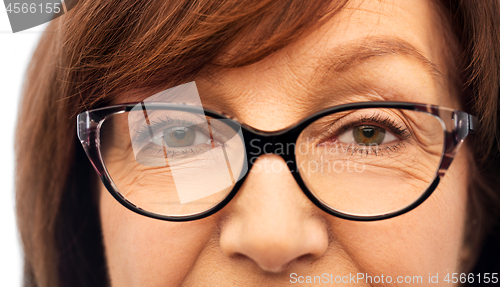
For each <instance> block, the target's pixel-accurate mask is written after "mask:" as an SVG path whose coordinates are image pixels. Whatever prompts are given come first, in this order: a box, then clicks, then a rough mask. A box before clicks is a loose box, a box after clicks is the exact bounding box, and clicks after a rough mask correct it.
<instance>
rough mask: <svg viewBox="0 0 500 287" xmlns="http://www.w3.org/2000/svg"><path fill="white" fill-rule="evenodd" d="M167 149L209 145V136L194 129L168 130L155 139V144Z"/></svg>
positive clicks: (175, 128) (177, 127) (182, 127)
mask: <svg viewBox="0 0 500 287" xmlns="http://www.w3.org/2000/svg"><path fill="white" fill-rule="evenodd" d="M163 142H164V143H165V145H167V147H188V146H192V145H199V144H205V143H209V142H210V139H209V137H208V136H207V135H205V134H204V133H202V132H199V131H197V130H196V129H195V128H194V127H185V126H175V127H171V128H167V129H165V130H163V131H162V133H161V134H159V136H158V137H155V139H154V140H153V143H155V144H157V145H161V146H162V145H163Z"/></svg>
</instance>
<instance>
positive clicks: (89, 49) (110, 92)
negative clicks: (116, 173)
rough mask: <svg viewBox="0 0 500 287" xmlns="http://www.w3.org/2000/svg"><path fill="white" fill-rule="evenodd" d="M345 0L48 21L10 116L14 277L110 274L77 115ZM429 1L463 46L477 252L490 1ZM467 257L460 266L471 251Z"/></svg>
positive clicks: (242, 51) (124, 7)
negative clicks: (472, 125)
mask: <svg viewBox="0 0 500 287" xmlns="http://www.w3.org/2000/svg"><path fill="white" fill-rule="evenodd" d="M347 1H348V0H333V1H332V0H330V1H320V0H318V1H310V0H217V1H202V0H168V1H135V0H134V1H124V0H120V1H118V0H115V1H90V0H80V1H79V3H78V4H77V5H76V6H75V7H74V8H73V9H72V10H71V11H69V12H68V13H67V14H66V15H64V16H62V17H59V18H57V19H55V20H53V21H52V22H51V23H50V24H49V25H48V27H47V29H46V32H45V33H44V34H43V36H42V38H41V40H40V42H39V44H38V46H37V48H36V50H35V53H34V55H33V58H32V60H31V63H30V65H29V67H28V71H27V77H26V81H25V85H24V90H23V98H22V103H21V106H20V112H19V117H18V124H17V134H16V146H15V152H16V203H17V204H16V208H17V220H18V226H19V231H20V235H21V240H22V245H23V249H24V278H23V281H24V286H40V287H47V286H51V287H52V286H107V285H108V284H109V281H108V279H107V267H106V260H105V256H104V248H103V242H102V233H101V226H100V218H99V209H98V201H97V196H96V195H97V183H98V182H97V181H98V178H97V177H96V175H95V173H94V171H93V169H92V166H91V165H90V163H89V161H88V160H87V158H86V155H85V153H84V151H83V149H82V147H81V146H80V143H79V142H78V138H77V136H76V115H77V114H78V113H80V112H82V111H84V110H88V109H92V108H96V107H99V106H104V105H107V104H109V103H111V102H112V101H113V99H114V98H115V97H116V96H117V95H119V94H121V93H123V92H126V91H130V90H132V89H142V90H151V91H153V90H155V91H158V90H163V89H166V88H169V87H173V86H176V85H179V84H182V83H185V82H188V81H191V80H193V79H194V78H195V77H196V76H199V75H201V74H203V73H207V72H209V71H211V70H213V69H224V68H231V67H241V66H245V65H249V64H252V63H255V62H258V61H260V60H262V59H264V58H265V57H267V56H269V55H271V54H273V53H274V52H276V51H279V50H280V49H281V48H283V47H284V46H286V45H288V44H290V43H292V42H294V41H295V40H297V39H299V38H300V37H301V36H303V35H304V34H305V33H307V32H308V31H310V30H311V29H314V28H315V27H318V26H319V25H322V24H323V23H324V22H325V21H326V20H328V19H329V18H331V17H333V16H334V15H335V13H336V12H337V11H339V10H340V9H342V7H343V6H344V5H345V2H347ZM433 1H437V0H433ZM439 2H441V3H440V5H441V6H442V7H443V8H445V9H444V10H445V11H446V12H445V13H444V14H443V15H444V17H446V19H444V20H445V21H448V23H450V25H451V27H452V28H453V33H454V37H456V39H457V40H458V44H459V46H460V50H461V54H460V56H459V58H458V59H456V61H457V63H461V65H462V66H463V69H462V71H461V76H462V83H461V84H462V87H461V88H462V90H463V91H464V96H463V103H464V106H465V108H466V110H467V111H468V112H470V113H473V114H475V115H477V116H478V118H479V132H478V134H477V135H476V136H475V139H474V141H473V142H472V143H471V144H470V145H469V146H470V149H471V151H472V155H473V159H472V164H471V165H472V175H471V179H470V188H469V216H468V218H469V220H468V223H467V228H468V230H467V231H466V238H465V239H464V244H467V245H468V246H471V250H473V253H474V254H476V255H479V254H481V252H480V250H481V247H483V248H486V247H484V246H487V245H484V244H482V243H483V242H490V240H491V239H489V238H493V237H492V234H493V230H494V226H495V224H497V227H498V222H499V214H498V213H499V210H500V191H499V186H500V156H499V154H500V125H499V115H500V113H499V84H500V74H499V72H500V25H499V24H500V2H499V1H497V0H495V1H493V0H492V1H484V0H440V1H439ZM236 43H237V44H238V45H235V44H236ZM485 238H486V239H485ZM491 242H493V241H491ZM488 244H492V245H491V246H494V245H495V244H493V243H488ZM488 246H489V245H488ZM488 248H489V247H488ZM496 252H497V253H496V256H497V257H495V258H499V257H500V250H498V249H497V251H496ZM484 254H485V256H488V254H491V252H486V253H484ZM470 258H471V259H470V260H469V262H470V263H471V265H470V266H464V268H466V269H468V270H471V268H473V267H474V266H473V264H474V262H475V261H476V260H474V259H472V258H474V256H471V257H470ZM478 262H479V264H478V265H476V268H484V266H483V265H481V264H486V263H488V262H490V261H489V259H488V258H486V257H484V256H483V257H480V258H479V261H478ZM485 262H486V263H485ZM490 263H491V264H494V262H490ZM496 264H499V263H498V261H497V263H496ZM491 266H492V265H490V268H491ZM486 267H487V266H486ZM499 267H500V266H498V265H497V266H496V268H499ZM476 270H479V269H476ZM496 270H498V269H496Z"/></svg>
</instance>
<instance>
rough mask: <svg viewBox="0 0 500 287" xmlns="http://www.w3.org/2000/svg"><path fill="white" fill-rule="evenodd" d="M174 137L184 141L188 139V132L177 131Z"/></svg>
mask: <svg viewBox="0 0 500 287" xmlns="http://www.w3.org/2000/svg"><path fill="white" fill-rule="evenodd" d="M174 136H175V138H176V139H178V140H182V139H184V137H186V132H185V131H180V130H177V131H174Z"/></svg>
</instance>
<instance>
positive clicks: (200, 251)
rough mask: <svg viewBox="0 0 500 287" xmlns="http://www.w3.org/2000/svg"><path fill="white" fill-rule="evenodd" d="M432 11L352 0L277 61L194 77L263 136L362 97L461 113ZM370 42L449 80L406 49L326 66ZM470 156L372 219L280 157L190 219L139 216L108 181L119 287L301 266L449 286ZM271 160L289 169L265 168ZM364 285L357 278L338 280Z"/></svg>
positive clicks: (107, 215)
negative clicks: (429, 187) (345, 215)
mask: <svg viewBox="0 0 500 287" xmlns="http://www.w3.org/2000/svg"><path fill="white" fill-rule="evenodd" d="M436 11H437V8H436V6H435V4H432V3H431V1H424V0H422V1H415V0H408V1H403V0H398V1H363V2H357V1H352V2H350V3H349V4H348V6H347V7H346V8H344V10H342V12H341V13H340V14H338V15H336V16H335V17H334V18H333V19H332V20H331V21H329V22H328V23H327V24H326V25H324V26H322V27H321V28H319V29H317V30H315V31H312V32H311V33H309V34H308V35H307V36H305V37H304V38H303V39H301V40H299V41H298V42H296V43H294V44H292V45H289V46H287V47H285V48H284V49H282V50H280V51H278V52H276V53H275V54H273V55H272V56H271V57H268V58H266V59H265V60H263V61H261V62H259V63H256V64H254V65H251V66H247V67H243V68H238V69H232V70H230V71H222V72H220V73H218V74H216V75H214V76H213V77H212V78H211V79H206V78H200V79H197V80H196V83H197V86H198V89H199V90H200V95H201V100H202V102H203V104H204V105H205V106H206V107H209V108H212V109H215V110H219V111H225V112H226V113H229V114H231V115H234V116H235V117H237V118H238V120H239V121H240V122H243V123H245V124H248V125H250V126H253V127H255V128H258V129H261V130H266V131H274V130H279V129H282V128H285V127H288V126H290V125H292V124H294V123H296V122H297V121H298V120H300V119H302V118H304V117H305V116H307V115H309V114H311V113H313V112H315V111H318V110H319V109H323V108H325V107H328V106H335V105H339V104H343V103H348V102H356V101H373V100H397V101H412V102H421V103H427V104H436V105H440V106H444V107H451V108H457V109H459V108H460V105H459V104H458V101H457V100H456V99H457V95H456V89H455V88H454V85H453V84H452V83H453V80H452V75H450V73H449V70H452V64H451V63H450V61H449V50H450V49H448V46H447V45H449V44H448V43H445V41H444V40H443V39H445V37H444V36H443V35H446V33H447V31H445V29H446V28H445V27H443V26H442V23H441V20H440V18H439V15H438V14H437V12H436ZM373 37H389V38H392V39H396V38H398V39H403V40H405V41H407V42H409V43H410V44H412V45H413V46H415V47H416V49H417V50H418V51H419V52H420V53H421V54H422V55H423V56H424V57H425V58H427V59H428V60H429V61H430V62H432V63H434V64H435V68H436V69H437V70H439V71H440V73H441V76H436V75H435V74H436V73H434V74H433V73H432V72H431V70H430V69H429V68H428V67H427V66H426V65H424V64H423V63H422V61H420V60H418V59H416V58H415V57H412V56H408V55H405V54H404V53H395V54H391V55H383V56H373V57H368V58H364V59H361V60H359V61H355V63H356V64H355V65H352V66H349V67H347V68H338V67H337V68H331V67H328V66H325V65H326V64H325V63H327V62H328V60H326V59H327V58H333V60H335V59H336V58H337V60H338V57H340V55H342V54H343V53H344V51H347V50H348V48H349V47H350V46H351V45H353V43H358V42H359V41H360V40H362V39H368V38H371V39H373ZM339 47H342V48H341V49H340V50H339ZM334 67H335V65H334ZM214 79H215V81H214ZM127 100H130V98H127V99H125V98H124V99H123V101H124V102H125V101H127ZM276 107H279V108H276ZM466 157H467V153H466V149H465V148H462V149H461V150H460V151H459V153H458V154H457V156H456V157H455V160H454V162H453V164H452V165H451V167H450V168H449V169H448V171H447V173H446V176H445V177H444V179H443V180H442V182H441V183H440V185H439V186H438V188H437V190H436V191H435V192H434V193H433V194H432V196H431V197H430V198H429V199H427V200H426V201H425V202H424V203H423V204H421V205H420V206H419V207H418V208H416V209H414V210H412V211H411V212H409V213H406V214H404V215H401V216H399V217H396V218H392V219H388V220H383V221H375V222H354V221H348V220H343V219H339V218H336V217H333V216H331V215H328V214H326V213H324V212H322V211H321V210H320V209H319V208H317V207H316V206H315V205H314V204H313V203H312V202H311V201H310V200H309V199H308V198H307V197H306V196H305V195H304V193H303V192H302V191H301V189H300V188H299V186H298V185H297V183H296V182H295V180H294V179H293V177H292V175H291V174H290V172H289V171H288V170H287V168H286V166H285V162H284V161H283V160H282V159H281V158H280V157H278V156H276V155H265V156H261V157H260V158H259V159H258V160H257V162H256V165H257V166H260V167H261V168H259V169H258V171H257V170H256V169H257V167H256V166H254V170H252V172H250V175H249V176H248V178H247V179H246V182H245V184H244V185H243V186H242V188H241V189H240V190H239V192H238V194H237V195H236V197H235V198H234V199H233V200H232V201H231V202H230V203H229V204H228V205H227V206H226V207H224V208H223V209H222V210H221V211H219V212H218V213H216V214H214V215H212V216H210V217H208V218H204V219H201V220H197V221H193V222H185V223H176V222H166V221H160V220H155V219H151V218H147V217H144V216H141V215H138V214H135V213H133V212H131V211H129V210H128V209H126V208H125V207H123V206H121V205H120V204H119V203H118V202H117V201H116V200H114V199H113V198H112V197H111V196H110V194H109V193H108V192H107V190H106V189H105V188H104V187H101V196H100V212H101V220H102V228H103V234H104V244H105V249H106V258H107V263H108V268H109V275H110V279H111V283H112V286H181V285H182V286H285V285H286V286H288V285H290V284H291V283H290V280H291V278H290V274H291V273H296V274H297V275H296V277H298V276H308V275H309V276H313V275H319V276H321V275H322V274H323V273H328V274H329V275H330V274H332V275H333V276H334V278H335V276H337V275H339V276H346V275H347V276H349V274H353V275H354V276H356V273H367V274H368V275H371V276H380V275H382V274H383V275H384V276H387V275H390V276H391V277H392V278H393V280H395V278H396V277H397V276H403V277H404V276H415V275H416V276H422V278H423V284H420V285H422V286H426V284H428V277H429V274H430V275H432V276H435V275H436V274H437V273H438V274H439V284H433V286H441V285H443V286H444V285H446V286H450V285H452V284H448V283H446V282H444V281H443V279H444V276H445V275H446V274H447V273H450V274H451V273H453V272H460V270H459V267H460V266H459V264H460V260H461V254H462V252H463V249H464V248H463V246H462V241H463V235H464V234H463V233H464V222H465V210H466V200H467V196H466V194H467V189H466V186H467V178H468V171H467V160H466ZM273 164H274V166H275V167H277V166H281V167H282V168H276V169H269V168H267V169H266V168H264V167H265V165H268V166H269V165H273ZM329 275H328V276H329ZM305 279H306V278H304V280H305ZM344 280H345V279H344ZM339 285H342V284H339ZM367 285H370V284H366V283H365V281H363V280H361V281H359V282H358V283H352V282H351V283H346V284H343V285H342V286H367ZM371 285H373V286H389V285H390V286H403V285H404V286H410V285H411V284H397V283H396V284H395V283H392V284H382V283H379V284H371ZM308 286H314V284H308Z"/></svg>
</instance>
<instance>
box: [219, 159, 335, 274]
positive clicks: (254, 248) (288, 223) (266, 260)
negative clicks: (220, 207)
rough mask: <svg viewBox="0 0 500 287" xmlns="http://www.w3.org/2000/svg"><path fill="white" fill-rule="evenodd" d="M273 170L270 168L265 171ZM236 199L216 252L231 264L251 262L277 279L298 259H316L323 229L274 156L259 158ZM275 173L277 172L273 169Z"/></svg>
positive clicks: (323, 243) (322, 242) (324, 235)
mask: <svg viewBox="0 0 500 287" xmlns="http://www.w3.org/2000/svg"><path fill="white" fill-rule="evenodd" d="M266 164H267V167H270V166H273V167H274V168H266ZM254 167H257V168H256V169H255V170H253V171H251V172H250V173H249V176H248V178H247V180H246V181H245V183H244V184H243V186H242V187H241V190H240V191H239V192H238V195H236V197H235V198H234V199H233V201H232V202H231V203H230V204H229V205H228V208H227V209H226V210H225V212H227V216H226V217H225V218H226V219H225V221H224V222H223V223H222V225H221V235H220V246H221V249H222V251H223V252H224V253H225V254H226V255H227V256H230V257H233V258H240V259H241V258H244V259H248V260H250V261H253V262H254V263H255V264H256V265H257V266H258V267H259V268H260V269H261V270H263V271H266V272H273V273H278V272H281V271H283V270H286V269H287V268H288V267H289V266H291V264H295V263H300V262H305V261H303V260H302V259H306V258H309V259H316V258H319V257H321V256H322V255H323V254H324V253H325V252H326V250H327V247H328V238H329V237H328V228H327V227H326V223H325V221H323V220H321V219H320V218H321V216H318V213H317V211H318V210H317V208H316V207H315V206H314V204H313V203H312V202H311V201H310V200H309V199H308V198H307V197H306V196H305V195H304V193H303V192H302V190H300V188H299V186H298V185H297V184H296V182H295V180H294V179H293V176H292V175H291V173H290V171H289V170H288V168H287V166H286V163H285V162H284V160H283V159H282V158H281V157H279V156H277V155H265V156H262V157H261V158H259V159H258V160H257V161H256V162H255V164H254ZM278 167H281V168H278Z"/></svg>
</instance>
